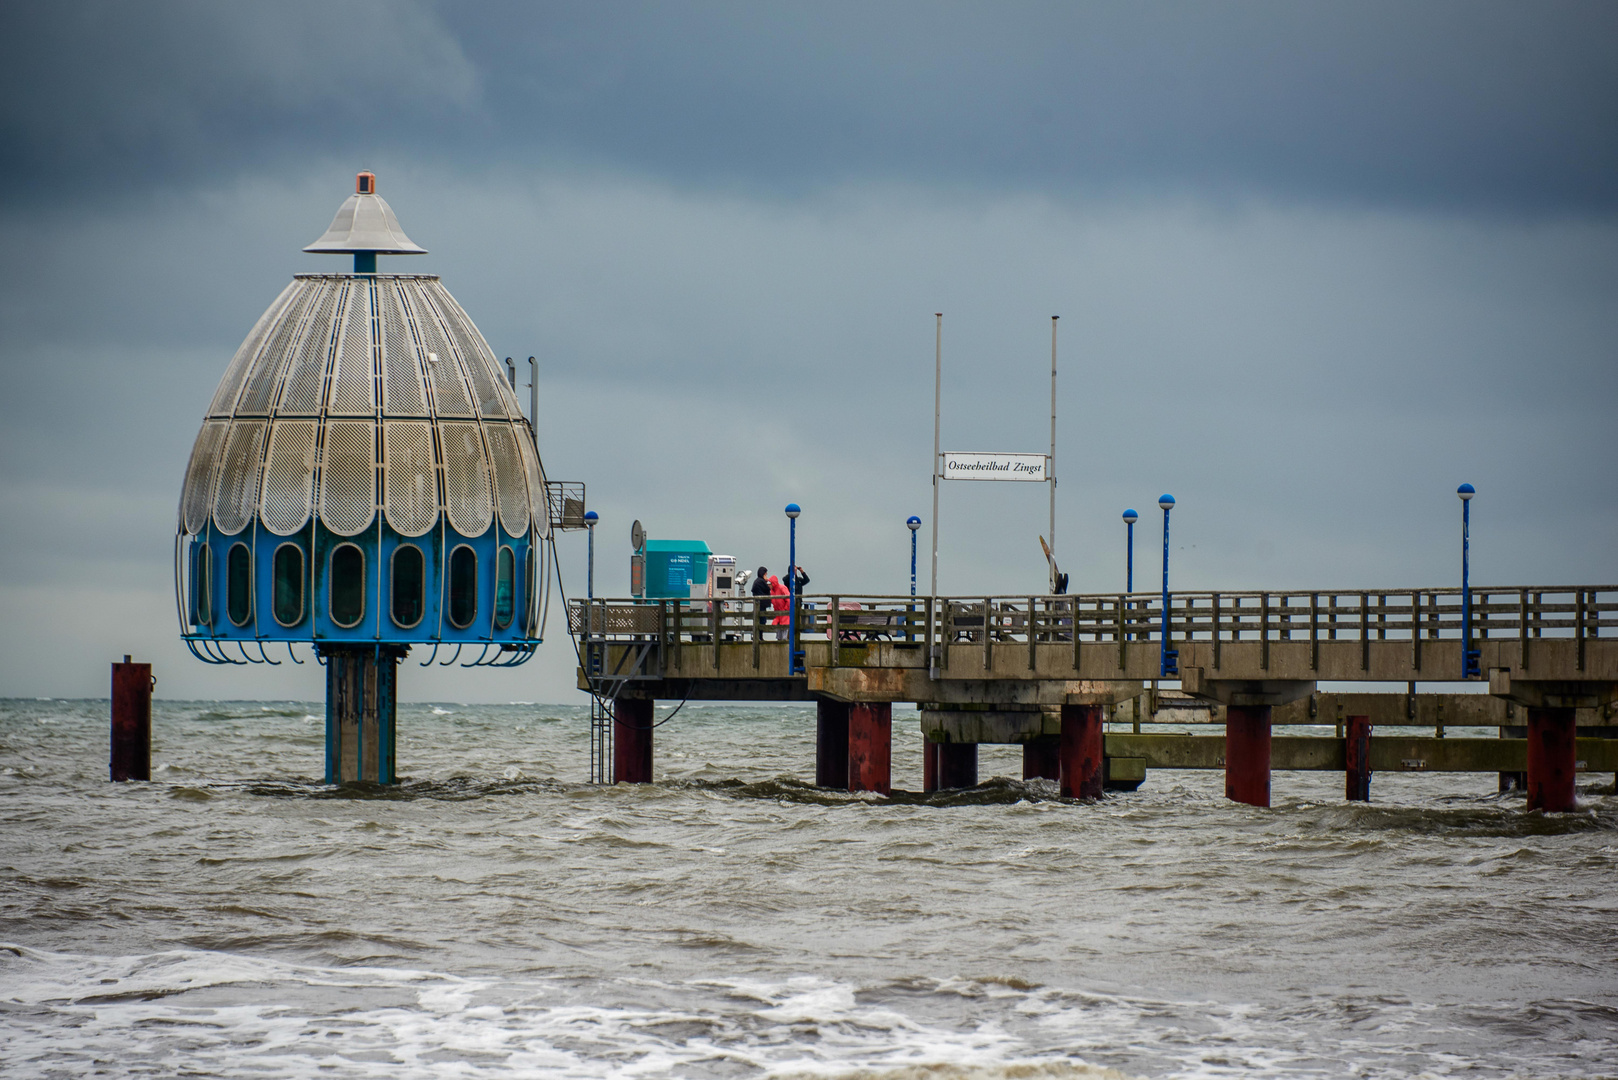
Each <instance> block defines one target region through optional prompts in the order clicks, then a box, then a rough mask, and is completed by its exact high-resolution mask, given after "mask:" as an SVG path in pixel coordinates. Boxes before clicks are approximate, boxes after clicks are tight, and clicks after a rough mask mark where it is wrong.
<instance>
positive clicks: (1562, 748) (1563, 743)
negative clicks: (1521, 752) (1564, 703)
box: [1528, 709, 1577, 814]
mask: <svg viewBox="0 0 1618 1080" xmlns="http://www.w3.org/2000/svg"><path fill="white" fill-rule="evenodd" d="M1576 730H1577V729H1576V728H1575V727H1574V720H1573V710H1572V709H1529V710H1528V809H1530V810H1543V811H1545V812H1546V813H1547V814H1562V813H1567V812H1569V811H1571V810H1572V809H1573V805H1574V797H1573V771H1574V767H1575V765H1576V764H1577V762H1576V747H1575V745H1574V742H1573V739H1574V736H1575V732H1576Z"/></svg>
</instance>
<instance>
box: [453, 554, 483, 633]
mask: <svg viewBox="0 0 1618 1080" xmlns="http://www.w3.org/2000/svg"><path fill="white" fill-rule="evenodd" d="M477 617H478V553H477V552H475V551H473V550H472V549H471V548H469V547H467V546H466V545H465V544H462V545H461V546H460V547H458V548H456V549H455V550H454V551H452V552H450V556H449V621H450V622H451V623H452V624H453V625H454V626H455V627H456V628H457V629H460V630H465V629H466V628H467V627H468V626H471V625H472V620H473V619H475V618H477Z"/></svg>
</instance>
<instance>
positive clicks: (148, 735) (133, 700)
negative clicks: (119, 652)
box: [111, 654, 152, 780]
mask: <svg viewBox="0 0 1618 1080" xmlns="http://www.w3.org/2000/svg"><path fill="white" fill-rule="evenodd" d="M111 757H112V778H113V779H114V780H150V779H151V778H152V665H150V664H133V663H130V660H129V657H128V655H127V654H126V655H125V656H124V662H123V663H121V664H113V665H112V755H111Z"/></svg>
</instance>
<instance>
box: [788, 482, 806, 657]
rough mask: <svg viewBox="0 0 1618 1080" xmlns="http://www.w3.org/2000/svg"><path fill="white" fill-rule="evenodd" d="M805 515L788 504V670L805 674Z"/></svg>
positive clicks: (795, 506)
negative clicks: (801, 529) (801, 538)
mask: <svg viewBox="0 0 1618 1080" xmlns="http://www.w3.org/2000/svg"><path fill="white" fill-rule="evenodd" d="M801 513H803V510H802V508H800V507H799V506H798V504H797V503H787V520H788V521H789V522H790V523H791V524H790V526H789V539H788V542H787V656H788V658H789V660H790V664H789V667H788V670H790V671H791V672H792V674H794V675H801V674H803V652H802V651H801V650H800V649H799V648H798V515H799V514H801Z"/></svg>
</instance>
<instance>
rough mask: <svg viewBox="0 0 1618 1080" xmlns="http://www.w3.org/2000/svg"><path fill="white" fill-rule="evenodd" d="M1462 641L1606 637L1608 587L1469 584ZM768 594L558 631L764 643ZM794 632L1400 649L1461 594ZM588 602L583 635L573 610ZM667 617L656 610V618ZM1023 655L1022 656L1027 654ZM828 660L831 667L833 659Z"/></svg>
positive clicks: (972, 610) (901, 607) (1097, 609)
mask: <svg viewBox="0 0 1618 1080" xmlns="http://www.w3.org/2000/svg"><path fill="white" fill-rule="evenodd" d="M1470 593H1471V601H1472V603H1471V607H1472V612H1471V632H1472V635H1473V638H1474V640H1478V641H1487V640H1500V639H1517V640H1521V641H1523V642H1525V643H1527V642H1532V641H1534V640H1538V639H1544V638H1563V639H1566V638H1574V639H1579V640H1581V641H1582V640H1585V639H1595V638H1600V637H1602V636H1604V634H1603V632H1604V631H1605V636H1607V637H1612V636H1614V634H1613V631H1614V630H1615V629H1618V585H1567V586H1550V585H1537V586H1511V587H1486V588H1485V587H1477V586H1474V587H1473V588H1472V589H1471V590H1470ZM774 599H775V598H773V597H738V598H734V599H732V598H723V599H720V600H717V601H710V600H703V599H682V598H673V599H660V600H646V599H639V598H633V597H628V598H619V599H612V598H600V597H598V598H596V599H595V600H594V601H583V600H574V601H573V602H572V603H571V605H570V609H569V612H568V621H569V629H570V631H571V632H572V633H574V634H575V635H581V636H582V637H584V638H586V639H588V640H592V641H607V640H622V639H634V638H641V637H646V636H650V635H657V634H662V635H663V636H664V638H665V639H666V640H668V641H669V642H670V643H671V644H673V643H692V642H707V643H710V644H718V643H720V642H724V641H734V642H753V643H754V644H755V645H756V644H758V643H759V642H761V641H767V640H773V638H774V636H775V630H776V629H777V628H776V626H775V625H774V624H775V620H776V619H778V618H782V617H783V616H784V614H785V613H784V612H782V611H778V610H777V609H776V608H775V605H774ZM800 603H801V605H802V608H801V612H800V619H801V625H800V629H799V634H800V637H802V638H804V639H809V640H813V639H815V638H825V639H828V640H831V639H835V640H837V641H838V642H839V644H840V645H854V644H868V643H871V642H878V641H892V642H905V643H920V642H931V641H934V640H938V641H942V642H944V643H945V644H967V643H971V644H976V645H979V646H982V647H983V648H984V650H985V652H986V653H987V652H989V650H990V649H991V647H992V646H993V645H996V644H1011V643H1019V642H1020V643H1023V644H1025V645H1028V646H1034V645H1039V644H1056V643H1068V644H1069V646H1070V647H1074V646H1076V645H1077V644H1079V643H1082V642H1114V643H1120V644H1122V643H1132V642H1140V643H1145V642H1157V641H1160V640H1161V639H1162V634H1163V626H1164V624H1165V622H1166V625H1167V627H1168V633H1169V640H1170V641H1171V642H1176V641H1192V642H1195V641H1202V642H1213V643H1215V644H1216V645H1218V644H1226V643H1238V642H1263V643H1265V648H1266V653H1265V658H1266V659H1265V662H1266V664H1267V656H1268V652H1267V650H1268V646H1269V644H1270V643H1274V642H1307V643H1309V644H1310V646H1311V647H1312V648H1313V649H1314V650H1315V652H1316V653H1317V654H1318V651H1319V649H1320V647H1321V645H1322V644H1323V643H1328V642H1334V641H1352V642H1360V643H1362V644H1363V645H1364V647H1366V648H1369V643H1370V642H1372V641H1382V642H1396V641H1402V642H1405V643H1407V644H1410V645H1411V646H1412V647H1413V649H1414V650H1416V651H1417V652H1418V653H1419V650H1420V649H1421V646H1422V644H1423V643H1424V642H1431V641H1439V640H1449V641H1453V640H1456V639H1459V638H1460V637H1461V636H1462V635H1463V633H1464V632H1465V630H1466V624H1465V621H1464V620H1463V614H1462V604H1461V590H1460V589H1458V588H1453V587H1441V588H1432V589H1391V588H1377V589H1354V590H1309V591H1302V590H1299V591H1258V590H1253V591H1249V590H1236V591H1219V592H1211V591H1210V592H1201V591H1198V592H1176V593H1170V594H1169V611H1168V618H1167V620H1164V619H1163V611H1162V595H1161V594H1160V593H1141V592H1137V593H1085V594H1073V595H1054V596H1033V597H1030V596H1027V595H1021V596H1005V597H996V596H987V597H985V596H962V597H945V596H941V597H938V598H937V602H936V605H935V604H934V603H933V602H932V600H931V599H930V598H928V597H919V596H918V597H911V596H906V595H871V594H859V595H843V594H816V595H809V596H804V597H801V598H800ZM587 606H588V607H590V608H591V609H592V612H593V613H592V615H591V617H590V619H589V632H588V633H586V632H585V631H586V620H585V618H584V616H583V611H584V610H585V608H586V607H587ZM661 612H667V613H668V614H667V616H660V614H659V613H661ZM1030 655H1032V650H1030ZM833 662H834V663H835V662H836V658H835V656H834V658H833Z"/></svg>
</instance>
